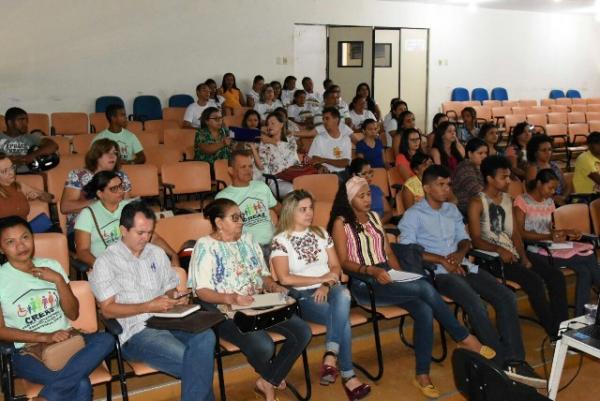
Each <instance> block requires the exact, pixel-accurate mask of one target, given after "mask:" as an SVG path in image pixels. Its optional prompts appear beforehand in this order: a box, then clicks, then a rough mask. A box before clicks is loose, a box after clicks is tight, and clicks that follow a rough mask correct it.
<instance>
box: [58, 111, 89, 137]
mask: <svg viewBox="0 0 600 401" xmlns="http://www.w3.org/2000/svg"><path fill="white" fill-rule="evenodd" d="M50 117H51V119H52V130H51V131H52V133H53V134H55V135H79V134H87V133H88V132H89V131H90V125H89V122H88V116H87V114H85V113H52V114H51V115H50Z"/></svg>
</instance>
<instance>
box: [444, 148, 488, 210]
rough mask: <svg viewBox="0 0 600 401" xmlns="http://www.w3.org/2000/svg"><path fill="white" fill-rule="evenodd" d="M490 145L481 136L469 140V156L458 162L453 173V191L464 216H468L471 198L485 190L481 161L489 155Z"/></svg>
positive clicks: (467, 150)
mask: <svg viewBox="0 0 600 401" xmlns="http://www.w3.org/2000/svg"><path fill="white" fill-rule="evenodd" d="M488 149H489V148H488V145H487V144H486V143H485V142H484V141H483V140H481V139H479V138H473V139H471V140H470V141H469V142H467V147H466V148H465V150H466V152H467V158H466V159H465V160H463V161H462V162H460V163H459V164H458V167H456V171H455V172H454V174H453V175H452V192H453V193H454V196H456V199H457V200H458V203H457V205H456V206H457V207H458V210H460V212H461V213H462V215H463V216H465V217H466V216H467V212H468V209H469V200H470V199H471V198H472V197H474V196H476V195H477V194H479V193H480V192H481V191H483V186H484V185H483V176H482V175H481V170H480V169H479V167H480V166H481V162H482V161H483V159H485V158H486V157H487V156H488Z"/></svg>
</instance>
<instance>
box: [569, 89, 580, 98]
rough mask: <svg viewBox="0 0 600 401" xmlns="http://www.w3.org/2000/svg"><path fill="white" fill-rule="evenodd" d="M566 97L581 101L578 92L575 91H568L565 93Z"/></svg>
mask: <svg viewBox="0 0 600 401" xmlns="http://www.w3.org/2000/svg"><path fill="white" fill-rule="evenodd" d="M566 96H567V97H569V98H571V99H573V98H577V99H581V93H579V91H578V90H577V89H569V90H568V91H567V94H566Z"/></svg>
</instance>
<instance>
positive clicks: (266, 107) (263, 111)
mask: <svg viewBox="0 0 600 401" xmlns="http://www.w3.org/2000/svg"><path fill="white" fill-rule="evenodd" d="M279 107H283V105H282V104H281V102H280V101H279V99H277V100H274V101H273V103H271V104H267V103H259V102H258V101H256V103H254V110H256V111H257V112H258V114H260V120H261V121H265V120H266V119H267V116H268V115H269V113H272V112H274V111H275V110H276V109H278V108H279Z"/></svg>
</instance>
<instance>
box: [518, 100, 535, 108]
mask: <svg viewBox="0 0 600 401" xmlns="http://www.w3.org/2000/svg"><path fill="white" fill-rule="evenodd" d="M537 105H538V102H537V100H535V99H521V100H519V106H522V107H535V106H537Z"/></svg>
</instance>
